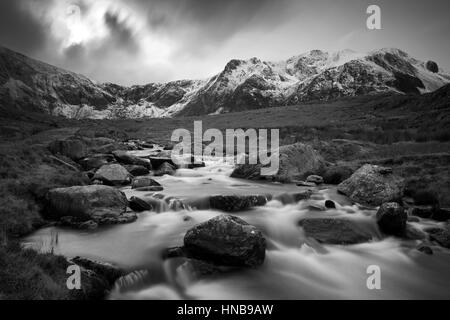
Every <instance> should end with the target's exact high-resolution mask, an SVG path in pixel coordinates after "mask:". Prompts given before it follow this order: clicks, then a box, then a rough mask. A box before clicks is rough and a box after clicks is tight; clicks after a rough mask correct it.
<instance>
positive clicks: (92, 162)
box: [79, 154, 115, 170]
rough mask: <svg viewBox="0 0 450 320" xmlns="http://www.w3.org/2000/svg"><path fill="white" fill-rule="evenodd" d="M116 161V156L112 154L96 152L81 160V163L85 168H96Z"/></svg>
mask: <svg viewBox="0 0 450 320" xmlns="http://www.w3.org/2000/svg"><path fill="white" fill-rule="evenodd" d="M114 161H115V159H114V157H113V156H112V155H110V154H95V155H92V156H89V157H87V158H84V159H82V160H80V161H79V163H80V165H81V166H82V167H83V169H84V170H92V169H95V170H96V169H98V168H100V167H102V166H104V165H107V164H109V163H111V162H114Z"/></svg>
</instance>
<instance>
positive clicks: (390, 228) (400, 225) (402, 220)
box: [377, 202, 408, 236]
mask: <svg viewBox="0 0 450 320" xmlns="http://www.w3.org/2000/svg"><path fill="white" fill-rule="evenodd" d="M407 221H408V214H407V213H406V211H405V209H404V208H403V207H402V206H400V205H399V204H398V203H396V202H390V203H383V205H382V206H381V207H380V209H378V212H377V223H378V226H379V227H380V230H381V231H382V232H383V233H385V234H388V235H394V236H399V235H402V234H404V232H405V230H406V222H407Z"/></svg>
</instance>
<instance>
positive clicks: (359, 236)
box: [299, 218, 372, 245]
mask: <svg viewBox="0 0 450 320" xmlns="http://www.w3.org/2000/svg"><path fill="white" fill-rule="evenodd" d="M299 225H300V226H301V227H302V228H303V230H304V232H305V235H306V236H307V237H311V238H314V239H316V240H317V241H319V242H321V243H325V244H342V245H350V244H357V243H364V242H368V241H370V240H371V239H372V236H371V235H370V234H368V233H367V232H365V231H364V230H362V229H361V228H360V227H359V226H358V224H357V223H355V222H354V221H352V220H350V219H344V218H307V219H303V220H301V221H300V222H299Z"/></svg>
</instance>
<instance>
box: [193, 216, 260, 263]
mask: <svg viewBox="0 0 450 320" xmlns="http://www.w3.org/2000/svg"><path fill="white" fill-rule="evenodd" d="M184 246H185V248H186V250H187V251H188V252H189V256H191V257H192V258H194V259H198V260H202V261H206V262H209V263H213V264H216V265H223V266H234V267H257V266H260V265H262V264H263V263H264V259H265V254H266V240H265V238H264V237H263V235H262V233H261V231H259V230H258V229H257V228H256V227H254V226H252V225H250V224H248V223H247V222H245V221H244V220H242V219H240V218H237V217H234V216H228V215H221V216H218V217H216V218H213V219H211V220H209V221H207V222H205V223H202V224H200V225H197V226H195V227H194V228H192V229H190V230H189V231H188V232H187V233H186V235H185V237H184Z"/></svg>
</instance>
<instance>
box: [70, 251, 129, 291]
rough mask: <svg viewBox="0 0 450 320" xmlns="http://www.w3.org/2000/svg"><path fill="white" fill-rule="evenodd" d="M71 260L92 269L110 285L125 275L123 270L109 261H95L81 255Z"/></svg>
mask: <svg viewBox="0 0 450 320" xmlns="http://www.w3.org/2000/svg"><path fill="white" fill-rule="evenodd" d="M71 261H72V263H74V264H76V265H78V266H80V267H83V268H85V269H88V270H91V271H93V272H95V273H96V274H97V275H100V276H102V277H104V278H105V279H106V280H107V281H108V283H109V284H110V285H113V284H114V282H115V281H116V280H117V279H119V278H120V277H122V276H124V275H125V272H124V271H123V270H121V269H119V268H118V267H115V266H113V265H112V264H109V263H105V262H98V261H93V260H89V259H84V258H80V257H75V258H73V259H72V260H71Z"/></svg>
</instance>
